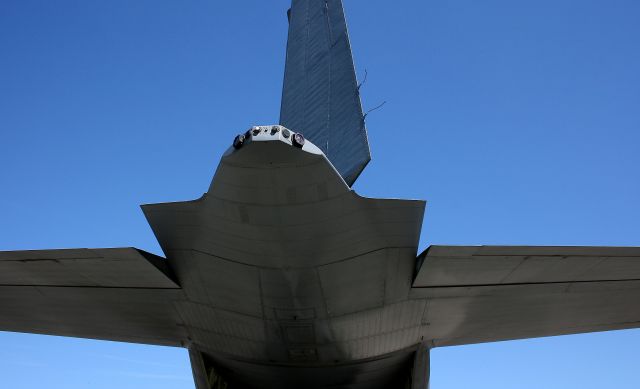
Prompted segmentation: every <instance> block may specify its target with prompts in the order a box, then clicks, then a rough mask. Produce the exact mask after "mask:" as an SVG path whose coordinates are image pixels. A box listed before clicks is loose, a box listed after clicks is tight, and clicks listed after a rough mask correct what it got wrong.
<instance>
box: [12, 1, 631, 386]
mask: <svg viewBox="0 0 640 389" xmlns="http://www.w3.org/2000/svg"><path fill="white" fill-rule="evenodd" d="M282 120H283V123H286V124H288V125H289V126H291V127H293V129H295V130H299V131H301V132H303V133H304V134H305V135H306V136H307V137H308V138H309V139H312V140H313V141H314V142H317V146H316V145H314V144H313V143H312V142H306V143H305V144H304V145H303V146H302V147H296V146H295V145H294V144H293V143H292V141H291V136H290V135H285V134H286V132H285V131H284V130H285V129H284V128H283V127H279V126H275V127H274V126H265V127H257V128H253V129H252V130H251V131H250V132H249V133H248V134H246V136H247V139H246V140H245V142H244V143H243V144H242V147H240V148H238V149H234V148H230V149H229V150H228V151H227V152H226V153H225V155H224V156H223V157H222V160H221V162H220V165H219V167H218V169H217V171H216V174H215V177H214V179H213V181H212V183H211V186H210V188H209V190H208V192H207V193H206V194H205V195H204V196H203V197H202V198H200V199H197V200H193V201H185V202H176V203H164V204H149V205H145V206H143V210H144V213H145V216H146V217H147V219H148V221H149V223H150V224H151V226H152V228H153V231H154V233H155V234H156V237H157V238H158V241H159V242H160V245H161V247H162V249H163V251H164V253H165V255H166V260H165V259H163V258H160V257H157V256H154V255H152V254H149V253H145V252H143V251H140V250H136V249H133V248H123V249H76V250H41V251H18V252H0V330H4V331H19V332H35V333H43V334H54V335H63V336H74V337H85V338H95V339H107V340H116V341H125V342H137V343H148V344H161V345H170V346H180V347H187V348H188V349H189V355H190V358H191V362H192V368H193V374H194V379H195V382H196V385H197V388H198V389H209V388H211V387H212V386H214V385H215V384H216V383H229V387H230V389H234V388H235V389H239V388H240V389H246V388H278V389H282V388H301V387H304V388H334V389H337V388H345V389H346V388H349V389H374V388H389V387H413V388H425V387H428V378H429V366H428V358H429V348H432V347H437V346H447V345H458V344H467V343H477V342H488V341H498V340H505V339H519V338H526V337H536V336H548V335H560V334H569V333H578V332H589V331H603V330H612V329H622V328H633V327H640V306H639V305H638V301H640V248H629V247H627V248H620V247H618V248H611V247H527V246H520V247H496V246H483V247H454V246H432V247H431V248H429V249H428V250H427V251H425V252H424V253H423V254H421V255H420V256H419V257H418V258H416V250H417V245H418V238H419V232H420V227H421V224H422V217H423V212H424V207H425V203H424V202H423V201H415V200H382V199H368V198H363V197H361V196H358V195H357V194H356V193H355V192H353V191H352V190H350V188H349V185H350V184H352V183H353V181H354V180H355V178H356V177H357V175H358V174H359V173H360V171H361V170H362V169H363V168H364V166H365V165H366V163H367V162H368V160H369V149H368V144H367V140H366V131H365V129H364V126H363V121H362V109H361V106H360V100H359V96H358V94H357V85H356V81H355V72H354V71H353V63H352V59H351V52H350V48H349V41H348V36H347V31H346V25H345V23H344V14H343V11H342V6H341V2H340V1H337V0H326V1H325V0H294V1H293V5H292V11H291V27H290V36H289V46H288V49H287V70H286V72H285V87H284V91H283V105H282ZM323 151H324V152H323ZM327 156H328V157H327ZM223 386H224V385H223Z"/></svg>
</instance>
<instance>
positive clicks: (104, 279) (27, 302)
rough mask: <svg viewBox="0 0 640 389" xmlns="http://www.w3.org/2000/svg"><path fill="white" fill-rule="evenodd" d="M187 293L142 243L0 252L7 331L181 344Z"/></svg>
mask: <svg viewBox="0 0 640 389" xmlns="http://www.w3.org/2000/svg"><path fill="white" fill-rule="evenodd" d="M181 298H182V290H181V289H180V287H179V286H178V285H177V284H176V283H175V282H174V281H173V280H172V277H171V275H170V273H169V271H168V269H167V268H166V267H165V265H164V258H161V257H158V256H155V255H153V254H150V253H147V252H144V251H142V250H137V249H134V248H114V249H70V250H34V251H0V331H14V332H33V333H39V334H47V335H61V336H73V337H80V338H93V339H103V340H114V341H122V342H135V343H147V344H158V345H168V346H180V345H182V342H183V341H184V340H185V339H186V338H187V336H186V334H185V333H184V329H183V327H182V326H181V321H180V319H179V317H178V315H177V313H176V309H175V308H174V302H176V301H179V300H180V299H181Z"/></svg>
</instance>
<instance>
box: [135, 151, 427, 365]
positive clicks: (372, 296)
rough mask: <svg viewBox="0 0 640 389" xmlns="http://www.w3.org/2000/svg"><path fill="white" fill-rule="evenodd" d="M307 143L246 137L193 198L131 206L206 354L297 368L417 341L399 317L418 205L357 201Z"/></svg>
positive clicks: (404, 310)
mask: <svg viewBox="0 0 640 389" xmlns="http://www.w3.org/2000/svg"><path fill="white" fill-rule="evenodd" d="M310 150H311V151H310V152H309V151H307V150H305V149H302V150H301V149H299V148H295V147H293V146H291V145H288V144H286V143H284V142H280V141H278V140H274V141H272V142H267V141H262V142H257V141H255V142H248V143H247V144H245V145H244V146H243V147H242V148H241V149H239V150H233V149H230V150H229V151H228V152H227V153H226V154H225V156H224V157H223V159H222V161H221V163H220V166H219V167H218V169H217V171H216V175H215V177H214V179H213V182H212V184H211V186H210V188H209V191H208V192H207V193H206V194H205V195H204V196H203V197H202V198H200V199H198V200H195V201H188V202H179V203H166V204H151V205H145V206H143V209H144V212H145V215H146V216H147V218H148V220H149V222H150V224H151V226H152V228H153V230H154V232H155V234H156V236H157V237H158V240H159V242H160V244H161V246H162V248H163V250H164V251H165V254H166V256H167V260H168V263H169V264H170V265H171V268H172V269H173V271H174V273H175V274H176V277H177V279H178V281H179V283H180V285H181V286H182V288H183V290H184V293H185V295H186V296H187V299H188V301H189V302H187V303H185V304H183V305H182V307H181V308H180V314H181V317H182V319H183V320H184V322H185V326H186V327H187V328H188V331H189V333H190V338H191V340H192V342H193V345H194V346H195V347H196V348H197V349H198V350H201V351H202V352H203V353H205V354H206V355H215V356H217V358H220V356H221V355H222V356H224V355H226V356H227V357H232V358H241V359H243V360H244V359H246V360H251V361H252V363H268V362H269V361H271V362H269V363H273V362H277V363H287V364H295V365H302V366H308V365H316V364H319V363H320V364H321V363H342V362H345V361H351V360H354V359H367V358H375V357H380V356H382V355H387V354H389V353H391V352H396V351H398V350H401V349H404V348H406V347H410V346H412V345H415V344H417V343H419V342H420V337H419V331H418V330H416V329H415V328H414V327H415V326H413V325H412V326H403V325H402V323H401V321H402V320H403V318H404V317H405V316H406V315H408V314H409V312H408V310H412V309H414V308H416V307H415V306H414V305H415V304H414V303H413V302H409V301H407V296H408V293H409V291H410V288H411V280H412V277H413V271H414V266H415V256H416V250H417V244H418V237H419V230H420V227H421V223H422V215H423V212H424V202H422V201H411V200H378V199H367V198H362V197H360V196H358V195H357V194H356V193H355V192H353V191H352V190H350V189H349V187H348V186H347V185H346V184H345V183H344V181H343V180H342V178H341V177H340V175H339V174H338V173H337V172H336V171H335V169H334V168H333V166H332V165H331V163H330V162H329V161H328V160H327V159H326V157H325V156H324V155H323V154H322V153H321V152H316V150H315V149H310ZM421 315H422V313H421V312H420V314H418V316H419V318H421ZM370 319H371V320H372V324H367V323H366V322H367V320H370ZM417 323H418V325H419V319H418V320H417ZM362 326H365V327H366V330H365V331H364V332H363V328H362Z"/></svg>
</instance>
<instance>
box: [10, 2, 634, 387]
mask: <svg viewBox="0 0 640 389" xmlns="http://www.w3.org/2000/svg"><path fill="white" fill-rule="evenodd" d="M287 6H288V1H287V0H271V1H264V0H244V1H226V2H221V1H189V2H177V1H158V0H154V1H150V0H136V1H135V2H133V1H124V0H114V1H108V2H107V1H86V0H83V1H80V0H77V1H71V0H60V1H56V2H48V1H31V0H3V1H2V2H0V53H1V54H0V250H22V249H38V248H42V249H44V248H71V247H118V246H135V247H139V248H142V249H145V250H149V251H152V252H156V253H160V249H159V247H158V245H157V243H156V242H155V239H154V237H153V235H152V233H151V230H150V229H149V227H148V226H147V224H146V222H145V219H144V217H143V215H142V212H141V211H140V209H139V204H143V203H151V202H163V201H178V200H187V199H193V198H196V197H199V196H200V195H201V194H202V193H203V192H204V191H205V190H206V188H207V187H208V184H209V181H210V179H211V177H212V175H213V172H214V170H215V167H216V166H217V163H218V160H219V158H220V156H221V154H222V152H223V151H224V150H225V149H226V148H227V147H228V146H229V145H230V143H231V141H232V139H233V136H234V135H235V134H236V133H239V132H242V131H244V130H245V129H246V128H247V127H248V126H250V125H252V124H270V123H275V122H277V119H278V112H279V102H280V91H281V84H282V75H283V64H284V50H285V40H286V29H287V23H286V17H285V11H286V8H287ZM345 7H346V11H347V16H348V22H349V25H350V31H351V39H352V44H353V46H354V53H355V59H356V67H357V70H358V72H359V74H360V76H362V75H363V74H364V71H365V69H366V70H367V72H368V81H367V83H366V85H365V86H364V87H363V92H362V93H363V99H364V100H363V103H364V106H365V108H372V107H375V106H376V105H378V104H379V103H381V102H383V101H387V104H386V105H385V106H384V107H383V108H382V109H380V110H377V111H375V112H374V113H372V114H371V115H369V117H368V127H369V131H370V133H369V137H370V142H371V146H372V154H373V161H372V162H371V164H370V165H369V167H368V168H367V170H366V171H365V172H364V174H363V175H362V176H361V178H360V179H359V181H358V182H357V184H356V185H355V189H356V191H357V192H358V193H360V194H362V195H365V196H369V197H394V198H419V199H426V200H427V201H428V206H427V212H426V216H425V222H424V229H423V233H422V237H421V243H420V246H421V249H422V248H424V247H426V246H428V245H429V244H435V243H437V244H525V245H635V246H638V245H640V202H639V201H638V200H639V199H640V179H639V175H638V167H639V166H640V72H639V71H638V69H640V50H638V48H639V47H640V23H638V20H640V2H637V1H635V0H613V1H593V0H583V1H568V0H536V1H524V0H523V1H507V0H504V1H499V0H487V1H482V2H480V1H474V0H452V1H446V2H445V1H422V0H420V1H417V0H416V1H402V2H400V1H397V2H390V1H382V0H367V1H362V0H345ZM0 344H2V347H1V348H0V380H2V384H0V386H2V387H7V388H12V389H18V388H20V389H23V388H24V389H31V388H37V387H40V386H41V385H42V383H43V382H46V383H47V387H49V388H64V389H75V388H88V387H91V388H113V387H118V388H145V387H148V388H154V389H157V388H161V389H162V388H180V389H181V388H189V389H190V388H193V383H192V380H191V372H190V368H189V365H188V358H187V354H186V352H185V351H184V350H179V349H171V348H160V347H149V346H141V345H128V344H118V343H111V342H96V341H88V340H79V339H67V338H58V337H46V336H34V335H22V334H10V333H0ZM638 349H640V331H638V330H632V331H618V332H612V333H601V334H588V335H577V336H569V337H556V338H548V339H535V340H524V341H515V342H502V343H496V344H486V345H474V346H464V347H454V348H443V349H436V350H434V351H433V352H432V388H434V389H448V388H465V387H474V388H491V389H496V388H505V389H507V388H509V389H511V388H540V387H544V388H563V389H566V388H601V387H616V388H637V387H638V386H639V385H640V376H638V374H637V361H638V356H637V350H638Z"/></svg>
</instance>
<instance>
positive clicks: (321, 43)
mask: <svg viewBox="0 0 640 389" xmlns="http://www.w3.org/2000/svg"><path fill="white" fill-rule="evenodd" d="M288 15H289V39H288V42H287V59H286V66H285V75H284V87H283V91H282V105H281V108H280V124H282V125H283V126H285V127H288V128H290V129H292V130H294V131H296V132H300V133H302V134H303V135H304V136H305V137H306V138H308V139H309V140H310V141H311V142H313V143H314V144H315V145H316V146H318V147H319V148H320V149H322V151H323V152H324V153H325V155H326V156H327V158H328V159H329V160H330V161H331V163H332V164H333V165H334V167H335V168H336V169H337V170H338V172H339V173H340V175H341V176H342V178H343V179H344V180H345V182H346V183H347V184H348V185H349V186H351V185H352V184H353V183H354V182H355V181H356V179H357V178H358V176H359V175H360V173H361V172H362V171H363V170H364V168H365V166H366V165H367V163H369V161H370V160H371V154H370V151H369V142H368V140H367V130H366V128H365V123H364V115H363V112H362V104H361V102H360V95H359V92H358V84H357V81H356V73H355V68H354V65H353V57H352V54H351V45H350V43H349V34H348V31H347V24H346V21H345V16H344V10H343V7H342V1H341V0H293V1H292V4H291V9H290V10H289V12H288Z"/></svg>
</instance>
